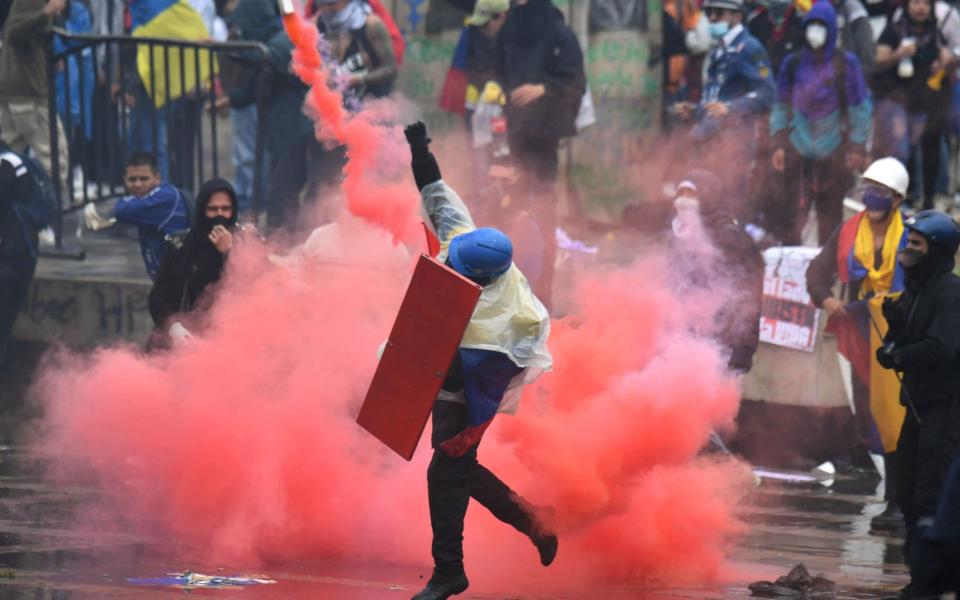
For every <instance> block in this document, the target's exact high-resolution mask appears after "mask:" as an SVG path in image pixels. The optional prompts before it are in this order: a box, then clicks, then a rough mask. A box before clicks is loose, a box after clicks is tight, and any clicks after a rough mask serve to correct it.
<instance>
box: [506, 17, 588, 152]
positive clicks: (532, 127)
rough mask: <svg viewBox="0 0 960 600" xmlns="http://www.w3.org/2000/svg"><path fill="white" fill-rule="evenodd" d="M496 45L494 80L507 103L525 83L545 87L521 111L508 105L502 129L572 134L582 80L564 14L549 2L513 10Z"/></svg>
mask: <svg viewBox="0 0 960 600" xmlns="http://www.w3.org/2000/svg"><path fill="white" fill-rule="evenodd" d="M521 9H526V10H521ZM497 45H498V48H499V56H500V60H499V68H498V77H499V80H500V83H501V84H502V85H503V88H504V91H505V92H506V94H507V97H508V98H509V96H510V93H511V92H513V90H515V89H516V88H518V87H520V86H521V85H524V84H528V83H531V84H537V83H542V84H543V85H544V86H545V88H546V94H545V95H544V96H543V97H542V98H540V99H539V100H536V101H535V102H531V103H530V104H528V105H527V106H524V107H522V108H521V107H517V106H515V105H513V104H512V103H510V102H508V103H507V108H506V113H507V127H509V128H510V130H511V131H512V132H513V133H515V134H517V135H520V136H521V137H527V138H546V139H551V138H552V139H559V138H562V137H569V136H571V135H574V134H575V133H576V125H575V123H576V119H577V114H578V113H579V111H580V102H581V100H582V98H583V94H584V92H585V91H586V86H587V78H586V73H585V71H584V66H583V52H582V51H581V50H580V43H579V42H578V41H577V36H576V35H574V33H573V31H571V30H570V28H569V27H567V25H566V23H564V20H563V14H562V13H561V12H560V11H559V10H557V9H556V8H554V7H553V6H552V5H551V4H550V2H549V0H530V1H529V2H528V3H527V4H526V5H524V6H523V7H519V6H517V7H514V8H513V9H512V10H511V11H510V13H509V16H508V17H507V22H506V23H504V25H503V29H501V30H500V34H499V36H498V37H497Z"/></svg>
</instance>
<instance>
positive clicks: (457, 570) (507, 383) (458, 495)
mask: <svg viewBox="0 0 960 600" xmlns="http://www.w3.org/2000/svg"><path fill="white" fill-rule="evenodd" d="M405 134H406V137H407V142H408V143H409V144H410V150H411V153H412V157H413V160H412V166H413V174H414V179H415V180H416V183H417V187H418V188H419V189H420V194H421V197H422V199H423V209H424V212H425V214H426V215H427V216H428V217H429V218H428V223H427V224H428V226H429V227H430V228H431V229H432V231H433V232H434V233H435V234H436V236H437V238H438V239H439V240H440V253H439V255H438V260H441V261H443V262H445V264H446V265H447V266H448V267H450V268H451V269H453V270H455V271H456V272H457V273H460V274H461V275H463V276H464V277H466V278H468V279H470V280H472V281H473V282H475V283H476V284H478V285H480V286H482V287H483V291H482V292H481V295H480V300H479V302H478V303H477V307H476V309H475V310H474V313H473V316H472V318H471V320H470V324H469V325H468V326H467V329H466V331H465V332H464V335H463V339H462V341H461V343H460V347H459V349H458V350H457V352H456V354H455V355H454V357H453V362H452V364H451V367H450V370H449V371H448V373H447V377H446V379H445V380H444V383H443V388H442V390H441V392H440V394H439V396H438V397H437V401H436V403H435V405H434V408H433V418H432V423H433V431H432V435H431V443H432V445H433V449H434V451H433V459H432V460H431V461H430V466H429V468H428V469H427V491H428V498H429V504H430V525H431V527H432V529H433V544H432V554H433V560H434V571H433V576H432V577H431V578H430V580H429V582H428V583H427V585H426V587H425V588H424V589H423V590H422V591H421V592H419V593H418V594H416V595H415V596H414V597H413V598H414V600H443V599H445V598H449V597H450V596H452V595H454V594H459V593H462V592H463V591H465V590H466V589H467V587H468V586H469V581H468V580H467V576H466V572H465V571H464V568H463V520H464V516H465V515H466V512H467V504H468V503H469V501H470V498H473V499H474V500H476V501H477V502H479V503H480V504H482V505H483V506H484V507H486V508H487V509H488V510H489V511H490V512H491V513H493V515H494V516H495V517H497V518H498V519H499V520H501V521H503V522H504V523H507V524H509V525H511V526H513V527H514V528H515V529H516V530H517V531H519V532H520V533H522V534H524V535H526V536H527V537H529V538H530V540H531V541H532V542H533V544H534V546H535V547H536V549H537V551H538V553H539V555H540V562H541V564H543V565H544V566H547V565H549V564H550V563H552V562H553V560H554V558H555V557H556V554H557V548H558V540H557V536H556V535H555V534H554V533H552V532H551V531H550V528H549V527H550V526H549V524H548V523H545V522H544V518H543V517H544V511H542V510H536V509H535V508H534V507H533V506H532V505H531V504H529V503H528V502H527V501H525V500H524V499H523V498H521V497H520V496H519V495H517V494H516V493H515V492H514V491H512V490H511V489H510V488H509V487H508V486H507V485H506V484H505V483H503V482H502V481H500V480H499V479H498V478H497V477H496V475H494V474H493V473H491V472H490V471H489V470H487V469H486V468H485V467H483V466H482V465H481V464H480V463H479V462H478V461H477V446H478V445H479V443H480V440H481V437H482V436H483V433H484V431H485V430H486V429H487V428H488V427H489V426H490V423H491V421H492V420H493V417H494V416H495V415H496V413H498V412H505V413H512V412H515V411H516V408H517V403H518V401H519V394H520V392H521V390H522V387H523V386H524V385H525V384H527V383H530V382H531V381H533V379H535V378H536V377H537V376H538V375H539V374H540V373H542V372H543V371H545V370H548V369H550V367H551V366H552V358H551V356H550V352H549V350H548V349H547V345H546V342H547V337H548V336H549V334H550V315H549V314H548V313H547V311H546V309H545V308H544V306H543V304H541V303H540V301H539V300H538V299H537V297H536V296H535V295H534V294H533V292H532V291H531V289H530V286H529V284H528V283H527V280H526V278H525V277H524V276H523V273H521V272H520V270H519V269H518V268H517V267H516V265H514V264H513V261H512V256H513V245H512V243H511V241H510V238H508V237H507V236H506V235H504V234H503V233H502V232H500V231H498V230H496V229H493V228H489V227H484V228H480V229H477V228H476V226H475V225H474V223H473V219H472V217H471V216H470V211H469V210H468V209H467V207H466V205H465V204H464V203H463V200H461V199H460V197H459V196H458V195H457V193H456V192H455V191H453V190H452V189H451V188H450V187H449V186H448V185H447V184H446V183H445V182H444V181H443V179H442V178H441V174H440V167H439V165H438V164H437V161H436V158H435V157H434V156H433V154H432V153H431V152H430V148H429V144H430V138H429V137H427V129H426V126H425V125H424V124H423V123H420V122H418V123H416V124H413V125H410V126H409V127H407V128H406V131H405Z"/></svg>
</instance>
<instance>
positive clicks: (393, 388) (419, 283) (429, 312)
mask: <svg viewBox="0 0 960 600" xmlns="http://www.w3.org/2000/svg"><path fill="white" fill-rule="evenodd" d="M480 291H481V288H480V286H478V285H477V284H475V283H473V282H472V281H470V280H469V279H467V278H465V277H462V276H461V275H460V274H458V273H457V272H455V271H453V270H452V269H449V268H447V267H445V266H444V265H442V264H440V263H439V262H437V261H436V260H434V259H432V258H430V257H428V256H426V255H423V256H421V257H420V260H419V262H417V268H416V269H415V270H414V272H413V278H412V279H411V280H410V287H409V288H407V294H406V296H404V298H403V303H402V304H401V305H400V312H399V314H397V320H396V321H395V322H394V324H393V330H392V331H391V332H390V338H389V339H388V340H387V345H386V348H385V349H384V351H383V356H382V357H380V364H379V365H378V366H377V372H376V373H375V374H374V376H373V381H371V382H370V389H369V390H368V391H367V397H366V399H365V400H364V402H363V406H362V407H361V408H360V414H359V415H358V416H357V423H358V424H359V425H360V426H361V427H363V428H364V429H366V430H367V431H369V432H370V433H372V434H373V435H374V436H375V437H376V438H377V439H379V440H380V441H381V442H383V443H384V444H386V445H387V446H389V447H390V448H391V449H392V450H393V451H394V452H396V453H397V454H399V455H400V456H402V457H403V458H405V459H407V460H410V459H411V458H413V452H414V450H416V448H417V443H418V442H419V441H420V436H421V435H423V428H424V427H425V426H426V425H427V418H428V417H429V416H430V411H431V410H432V408H433V403H434V402H435V401H436V398H437V394H438V393H439V392H440V386H441V385H442V384H443V380H444V378H445V377H446V375H447V370H448V369H449V368H450V363H451V362H453V356H454V353H455V352H456V351H457V347H458V346H459V345H460V340H461V339H462V338H463V332H464V331H465V330H466V329H467V325H468V324H469V323H470V317H471V316H473V309H474V307H476V305H477V301H478V300H479V299H480Z"/></svg>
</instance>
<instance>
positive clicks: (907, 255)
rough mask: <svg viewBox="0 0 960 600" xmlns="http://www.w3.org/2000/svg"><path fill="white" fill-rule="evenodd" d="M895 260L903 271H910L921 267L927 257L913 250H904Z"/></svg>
mask: <svg viewBox="0 0 960 600" xmlns="http://www.w3.org/2000/svg"><path fill="white" fill-rule="evenodd" d="M897 260H899V261H900V265H901V266H902V267H903V268H904V269H906V270H908V271H910V270H915V269H916V268H917V267H919V266H921V265H923V263H925V262H926V261H927V255H926V254H924V253H923V252H921V251H919V250H916V249H914V248H906V249H904V250H901V251H900V252H899V254H897Z"/></svg>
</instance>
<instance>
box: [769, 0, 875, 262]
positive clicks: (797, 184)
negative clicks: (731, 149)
mask: <svg viewBox="0 0 960 600" xmlns="http://www.w3.org/2000/svg"><path fill="white" fill-rule="evenodd" d="M803 27H804V35H805V41H806V43H805V45H804V47H803V48H802V49H800V50H798V51H796V52H793V53H791V54H789V55H787V57H786V59H784V61H783V65H782V66H781V67H780V73H779V74H778V76H777V100H776V102H775V103H774V105H773V111H772V112H771V113H770V135H771V137H772V138H773V153H772V155H771V161H772V164H773V169H774V171H776V172H778V173H780V174H782V175H781V177H780V180H781V185H780V186H778V190H777V191H778V193H777V194H776V195H775V196H774V199H773V202H772V204H773V205H772V206H768V207H765V208H766V209H767V212H768V214H769V215H770V216H771V217H772V218H771V219H770V223H769V229H770V230H771V231H772V233H774V235H775V236H776V237H777V238H778V239H779V240H780V241H781V242H782V243H783V244H784V245H787V246H798V245H800V230H801V222H800V221H801V220H800V219H798V217H800V216H801V213H802V212H803V210H802V209H801V198H806V200H807V201H808V202H813V204H814V206H816V210H817V231H818V233H819V237H818V240H819V241H820V242H821V243H823V242H824V241H825V240H826V239H827V237H828V236H829V235H830V234H831V233H832V232H833V231H834V230H835V229H836V228H837V227H838V226H839V225H840V223H841V221H843V198H844V196H845V194H846V192H847V190H849V189H850V187H851V186H852V185H853V181H854V174H855V172H857V171H859V170H860V169H861V168H862V162H863V157H864V155H865V154H866V149H865V145H866V142H867V137H868V136H869V134H870V123H871V118H872V116H873V104H872V102H871V99H870V90H869V89H868V88H867V84H866V80H865V79H864V75H863V71H862V69H861V68H860V62H859V60H857V57H856V55H854V54H853V53H851V52H843V51H842V50H839V49H838V48H837V14H836V12H835V11H834V9H833V5H832V4H831V3H830V2H826V1H824V0H821V1H818V2H814V4H813V7H812V8H811V9H810V12H808V13H807V14H806V16H805V17H804V18H803Z"/></svg>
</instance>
